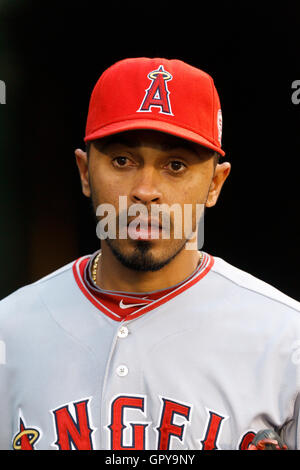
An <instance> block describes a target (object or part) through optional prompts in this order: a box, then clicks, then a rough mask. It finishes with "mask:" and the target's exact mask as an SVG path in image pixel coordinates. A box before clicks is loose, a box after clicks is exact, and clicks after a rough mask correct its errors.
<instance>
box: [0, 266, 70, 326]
mask: <svg viewBox="0 0 300 470" xmlns="http://www.w3.org/2000/svg"><path fill="white" fill-rule="evenodd" d="M73 263H74V261H72V262H70V263H68V264H67V265H65V266H63V267H61V268H59V269H57V270H55V271H53V272H52V273H50V274H48V275H46V276H44V277H42V278H41V279H39V280H37V281H35V282H33V283H31V284H27V285H25V286H23V287H21V288H19V289H17V290H16V291H14V292H12V293H11V294H9V295H8V296H6V297H4V298H3V299H2V300H1V301H0V326H3V325H4V324H5V322H6V321H7V322H14V321H16V319H15V317H16V316H18V315H19V313H20V312H22V315H23V316H24V314H25V315H26V312H27V314H30V313H31V312H34V311H36V310H37V309H39V310H41V309H43V308H45V306H44V305H43V301H42V298H41V297H40V295H39V293H40V290H41V287H42V286H44V285H45V284H46V288H47V289H48V290H49V291H51V289H53V294H55V290H57V285H58V283H59V284H61V285H62V286H63V283H64V281H63V279H64V278H66V277H67V276H68V274H69V273H70V272H72V266H73Z"/></svg>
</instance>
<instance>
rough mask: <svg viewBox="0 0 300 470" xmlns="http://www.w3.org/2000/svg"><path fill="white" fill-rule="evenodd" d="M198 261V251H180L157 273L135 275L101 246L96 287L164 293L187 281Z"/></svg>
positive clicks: (138, 272) (107, 248)
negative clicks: (160, 290) (162, 290)
mask: <svg viewBox="0 0 300 470" xmlns="http://www.w3.org/2000/svg"><path fill="white" fill-rule="evenodd" d="M103 245H104V244H103ZM200 259H201V254H200V252H199V251H197V250H185V249H183V250H181V251H180V253H178V255H177V256H176V257H175V258H173V259H172V260H171V261H170V263H168V264H167V265H165V266H164V267H163V268H161V269H160V270H158V271H154V272H153V271H146V272H145V271H134V270H132V269H129V268H127V267H126V266H124V265H123V264H122V263H121V262H120V261H119V260H118V259H117V258H116V257H115V256H114V254H113V253H112V252H111V250H110V248H109V247H107V246H106V245H104V246H103V247H102V250H101V258H100V260H99V264H98V268H97V285H98V286H99V287H101V288H102V289H106V290H117V291H124V292H152V291H155V290H159V289H167V288H169V287H172V286H174V285H176V284H179V283H180V282H182V281H184V279H186V278H188V277H189V276H190V275H191V274H192V273H193V271H195V269H196V268H197V266H198V264H199V262H200Z"/></svg>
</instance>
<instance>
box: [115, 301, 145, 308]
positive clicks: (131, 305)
mask: <svg viewBox="0 0 300 470" xmlns="http://www.w3.org/2000/svg"><path fill="white" fill-rule="evenodd" d="M141 305H147V303H145V304H126V305H124V304H123V299H122V300H121V301H120V303H119V306H120V308H123V309H124V308H131V307H140V306H141Z"/></svg>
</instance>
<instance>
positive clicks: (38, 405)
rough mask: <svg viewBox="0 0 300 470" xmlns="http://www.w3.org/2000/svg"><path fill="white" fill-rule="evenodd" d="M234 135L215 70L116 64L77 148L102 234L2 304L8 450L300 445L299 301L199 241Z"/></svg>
mask: <svg viewBox="0 0 300 470" xmlns="http://www.w3.org/2000/svg"><path fill="white" fill-rule="evenodd" d="M221 135H222V113H221V107H220V100H219V97H218V93H217V91H216V88H215V85H214V82H213V79H212V78H211V77H210V76H209V75H208V74H207V73H205V72H203V71H201V70H199V69H197V68H195V67H193V66H191V65H188V64H186V63H184V62H182V61H180V60H168V59H163V58H146V57H142V58H131V59H124V60H121V61H119V62H117V63H116V64H114V65H112V66H111V67H109V68H108V69H107V70H106V71H105V72H104V73H103V74H102V75H101V77H100V78H99V80H98V82H97V83H96V85H95V88H94V90H93V92H92V95H91V99H90V104H89V110H88V117H87V124H86V134H85V139H84V140H85V143H86V149H85V150H82V149H77V150H76V151H75V155H76V162H77V165H78V169H79V174H80V178H81V184H82V191H83V193H84V195H85V196H87V197H89V198H91V200H92V203H93V207H94V209H95V214H96V216H97V230H98V231H97V234H98V235H99V238H100V239H101V243H100V242H99V250H97V252H96V253H93V254H90V255H86V256H82V257H81V258H79V259H77V260H75V261H74V262H72V263H70V264H68V265H66V266H64V267H62V268H60V269H58V270H57V271H55V272H54V273H52V274H49V275H48V276H46V277H44V278H43V279H40V280H39V281H37V282H34V283H33V284H31V285H28V286H25V287H23V288H21V289H19V290H17V291H16V292H14V293H13V294H11V295H9V296H8V297H6V298H5V299H3V300H2V301H1V303H0V448H1V449H22V450H24V449H37V450H47V449H53V450H55V449H57V450H72V449H78V450H89V449H95V450H101V449H102V450H107V449H108V450H122V449H127V450H128V449H131V450H141V449H148V450H168V449H171V450H189V449H193V450H215V449H221V450H232V449H235V450H246V449H255V450H256V449H264V448H268V447H270V446H271V447H272V446H273V448H277V449H285V448H288V449H299V448H300V434H299V404H300V398H299V392H300V374H299V373H300V367H299V362H300V355H299V348H300V312H299V311H300V305H299V303H298V302H297V301H296V300H293V299H291V298H290V297H288V296H286V295H285V294H283V293H282V292H280V291H278V290H277V289H275V288H274V287H272V286H270V285H268V284H266V283H265V282H263V281H261V280H259V279H256V278H255V277H253V276H252V275H250V274H248V273H246V272H244V271H241V270H239V269H237V268H235V267H234V266H232V265H230V264H228V263H227V262H226V261H224V260H223V259H221V258H218V257H216V256H213V255H212V254H209V253H207V252H205V251H203V250H202V247H200V248H199V246H198V245H197V243H194V244H193V243H192V242H193V240H194V241H195V240H198V233H199V226H200V223H199V220H200V219H199V217H198V216H197V210H196V209H197V208H198V207H202V208H209V207H213V206H214V205H215V204H216V202H217V200H218V197H219V195H220V192H221V189H222V186H223V184H224V182H225V180H226V179H227V177H228V175H229V173H230V163H229V162H226V161H224V159H223V157H224V155H225V153H224V150H223V149H222V146H221ZM124 202H126V204H127V205H126V207H125V206H124ZM136 207H138V208H139V212H134V210H133V209H135V208H136ZM157 208H159V209H162V211H161V212H158V213H157V212H155V210H154V209H157ZM168 208H174V211H171V210H170V211H169V212H168V211H167V209H168ZM186 208H188V209H189V210H186V211H185V209H186ZM152 209H153V213H154V214H156V215H153V213H152ZM186 213H187V214H188V216H189V217H186ZM157 214H158V215H157ZM166 214H167V217H166V218H165V219H164V217H163V216H164V215H166ZM178 214H179V215H180V214H181V216H182V218H181V219H180V218H178V217H177V216H178ZM166 220H167V221H168V222H169V223H168V224H167V223H166ZM178 220H179V222H178ZM180 220H181V222H180ZM137 221H138V223H136V222H137ZM104 222H105V224H104ZM184 222H186V223H187V225H188V222H190V228H189V231H182V234H181V236H180V235H179V236H175V235H176V234H175V228H176V229H178V228H182V227H183V225H184ZM113 223H115V226H114V224H113ZM101 224H102V225H101ZM105 234H106V236H105ZM264 430H266V431H264ZM257 433H260V434H257ZM257 436H259V437H257ZM261 436H262V437H261Z"/></svg>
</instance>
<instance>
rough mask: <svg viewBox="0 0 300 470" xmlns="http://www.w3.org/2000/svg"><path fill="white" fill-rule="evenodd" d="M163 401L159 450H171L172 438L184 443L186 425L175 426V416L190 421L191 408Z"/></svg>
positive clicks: (159, 429) (159, 430)
mask: <svg viewBox="0 0 300 470" xmlns="http://www.w3.org/2000/svg"><path fill="white" fill-rule="evenodd" d="M162 400H163V403H164V404H163V410H162V417H161V421H160V426H159V428H157V429H158V432H159V443H158V450H167V449H169V445H170V439H171V436H175V437H177V438H178V439H180V440H181V441H182V437H183V431H184V425H181V426H179V425H177V424H174V415H181V416H184V418H185V419H187V420H189V414H190V407H189V406H186V405H183V404H181V403H176V402H175V401H171V400H167V399H165V398H163V399H162Z"/></svg>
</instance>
